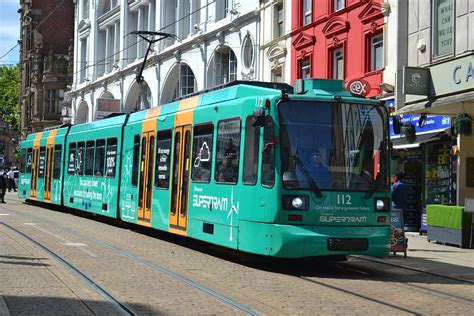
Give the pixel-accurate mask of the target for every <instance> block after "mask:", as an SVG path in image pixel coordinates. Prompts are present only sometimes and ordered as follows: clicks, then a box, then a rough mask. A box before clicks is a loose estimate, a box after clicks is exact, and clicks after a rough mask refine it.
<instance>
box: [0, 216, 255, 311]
mask: <svg viewBox="0 0 474 316" xmlns="http://www.w3.org/2000/svg"><path fill="white" fill-rule="evenodd" d="M9 211H10V212H11V213H16V214H19V215H25V214H23V213H22V212H19V211H14V210H10V209H9ZM28 216H29V217H30V218H32V219H35V220H37V222H38V223H45V224H48V225H51V226H54V227H57V228H59V229H61V230H62V231H64V232H66V233H68V234H71V235H73V236H76V237H79V238H83V239H86V240H89V241H91V242H93V243H94V244H96V245H98V246H100V247H103V248H106V249H109V250H110V251H112V252H114V253H116V254H119V255H121V256H124V257H126V258H128V259H131V260H133V261H134V262H137V263H140V264H142V265H143V266H146V267H148V268H151V269H153V270H155V271H159V272H161V273H163V274H165V275H167V276H168V277H170V278H173V279H175V280H178V281H179V282H181V283H183V284H185V285H187V286H189V287H192V288H194V289H197V290H198V291H201V292H203V293H205V294H206V295H209V296H210V297H212V298H214V299H215V300H217V301H220V302H222V303H224V304H227V305H229V306H232V307H233V308H235V309H236V310H238V311H240V312H242V313H244V314H246V315H259V313H257V312H256V311H254V310H253V309H251V308H249V307H247V306H245V305H243V304H240V303H239V302H237V301H235V300H233V299H232V298H230V297H228V296H226V295H223V294H220V293H218V292H216V291H214V290H212V289H211V288H209V287H206V286H205V285H203V284H200V283H199V282H196V281H194V280H191V279H190V278H187V277H185V276H183V275H180V274H178V273H176V272H173V271H171V270H170V269H167V268H165V267H164V266H162V265H159V264H157V263H154V262H151V261H149V260H146V259H143V258H141V257H139V256H137V255H135V254H133V253H132V252H130V251H127V250H123V249H120V248H118V247H116V246H114V245H112V244H110V243H108V242H105V241H102V240H99V239H96V238H94V237H91V236H88V235H86V234H83V233H80V232H78V231H76V230H74V229H71V228H69V227H66V226H63V225H61V224H58V223H55V222H52V221H49V220H46V219H44V218H41V217H39V216H35V215H32V214H28ZM0 223H2V222H0ZM2 224H3V225H5V226H8V227H9V228H10V229H13V230H15V231H17V232H18V233H19V234H21V235H22V236H23V237H25V238H27V239H29V240H30V241H33V242H34V243H35V244H37V245H38V246H40V247H41V248H42V249H43V247H44V249H45V250H46V249H47V248H46V247H45V246H42V245H41V244H39V243H36V242H35V241H34V240H33V239H31V238H29V237H28V236H26V235H25V234H23V233H21V232H20V231H19V230H16V229H15V228H13V227H11V226H9V225H8V224H5V223H2ZM46 251H47V252H48V250H46ZM48 253H49V252H48ZM51 253H52V254H53V257H54V256H57V255H55V254H54V253H53V252H51ZM57 257H58V258H59V259H60V260H61V257H59V256H57ZM64 262H65V263H66V264H68V262H67V261H66V260H64ZM61 263H62V262H61ZM71 266H72V267H73V265H71ZM78 271H79V270H78ZM79 272H80V271H79ZM86 277H87V276H86ZM91 282H92V284H95V283H94V282H93V280H92V279H91ZM127 315H135V314H127Z"/></svg>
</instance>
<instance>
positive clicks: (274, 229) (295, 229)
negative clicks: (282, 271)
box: [239, 221, 390, 258]
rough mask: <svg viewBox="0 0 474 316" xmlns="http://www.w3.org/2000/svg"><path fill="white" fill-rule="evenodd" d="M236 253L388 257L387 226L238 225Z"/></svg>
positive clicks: (301, 256)
mask: <svg viewBox="0 0 474 316" xmlns="http://www.w3.org/2000/svg"><path fill="white" fill-rule="evenodd" d="M239 226H240V229H239V249H240V250H242V251H247V252H251V253H256V254H261V255H269V256H273V257H282V258H303V257H314V256H331V255H348V254H360V255H368V256H375V257H384V256H386V255H388V252H389V247H390V228H389V226H371V227H364V226H346V227H337V226H335V227H327V226H325V227H319V226H295V225H280V224H268V223H257V222H247V221H241V222H240V223H239Z"/></svg>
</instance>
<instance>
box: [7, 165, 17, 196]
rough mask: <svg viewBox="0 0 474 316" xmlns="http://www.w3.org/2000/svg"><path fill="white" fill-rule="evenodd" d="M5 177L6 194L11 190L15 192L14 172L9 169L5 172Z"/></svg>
mask: <svg viewBox="0 0 474 316" xmlns="http://www.w3.org/2000/svg"><path fill="white" fill-rule="evenodd" d="M7 176H8V192H10V191H11V190H13V191H15V192H16V185H15V172H14V170H13V169H10V170H9V171H8V172H7Z"/></svg>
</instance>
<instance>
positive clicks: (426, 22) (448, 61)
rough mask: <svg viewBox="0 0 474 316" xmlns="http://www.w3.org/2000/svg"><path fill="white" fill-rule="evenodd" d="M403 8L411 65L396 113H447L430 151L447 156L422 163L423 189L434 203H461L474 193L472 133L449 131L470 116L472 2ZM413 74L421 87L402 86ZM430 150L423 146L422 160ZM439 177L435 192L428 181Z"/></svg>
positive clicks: (417, 1)
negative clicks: (446, 180)
mask: <svg viewBox="0 0 474 316" xmlns="http://www.w3.org/2000/svg"><path fill="white" fill-rule="evenodd" d="M407 9H408V40H407V43H408V48H407V65H408V66H411V67H413V68H412V69H411V70H410V71H411V72H408V71H407V72H406V73H405V76H404V80H403V83H402V86H398V87H397V89H404V90H405V95H404V99H403V100H400V102H398V105H397V107H398V113H399V114H417V115H421V116H423V115H445V116H447V117H450V119H451V121H452V124H451V125H452V126H453V127H452V128H451V129H449V130H447V131H446V134H447V135H446V137H444V141H442V142H440V144H439V146H438V147H439V148H437V149H436V152H433V156H434V157H440V158H441V156H440V152H442V153H443V155H444V156H446V157H447V158H446V159H439V161H432V162H431V164H432V165H433V166H432V165H429V166H427V168H426V169H427V170H425V175H424V179H425V192H424V193H425V199H429V198H433V196H434V197H437V198H435V199H434V201H433V202H435V203H441V204H447V203H452V204H457V205H464V203H465V199H466V198H474V180H472V179H474V174H473V170H474V169H473V168H472V166H473V165H474V136H472V134H469V133H464V132H461V133H453V132H454V130H455V127H456V126H459V125H460V124H461V123H460V122H461V120H464V119H463V118H467V119H465V120H464V122H465V123H462V124H467V125H469V126H470V127H471V128H472V117H474V68H473V65H474V53H473V51H474V32H472V29H474V3H473V2H472V1H463V0H433V1H426V0H414V1H412V2H410V6H408V8H407ZM413 78H415V79H416V80H417V81H419V82H418V84H421V85H422V88H424V89H422V90H424V91H418V90H417V91H413V90H407V88H408V89H410V88H411V87H412V86H413V82H412V81H413ZM429 155H430V152H429V151H428V150H427V152H426V160H425V164H427V163H429V162H430V160H429V159H431V158H432V157H431V158H430V156H429ZM443 178H449V179H450V183H449V186H448V187H444V188H443V190H442V191H440V189H439V188H436V187H435V186H434V185H433V184H438V183H439V182H441V183H444V182H443ZM431 190H434V191H431ZM432 192H434V193H432ZM450 194H451V195H452V197H451V198H450ZM426 202H427V203H428V202H431V201H430V200H427V201H426Z"/></svg>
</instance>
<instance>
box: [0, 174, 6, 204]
mask: <svg viewBox="0 0 474 316" xmlns="http://www.w3.org/2000/svg"><path fill="white" fill-rule="evenodd" d="M7 182H8V177H7V174H6V173H5V171H3V170H2V171H0V200H1V203H6V202H5V193H6V191H7Z"/></svg>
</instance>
